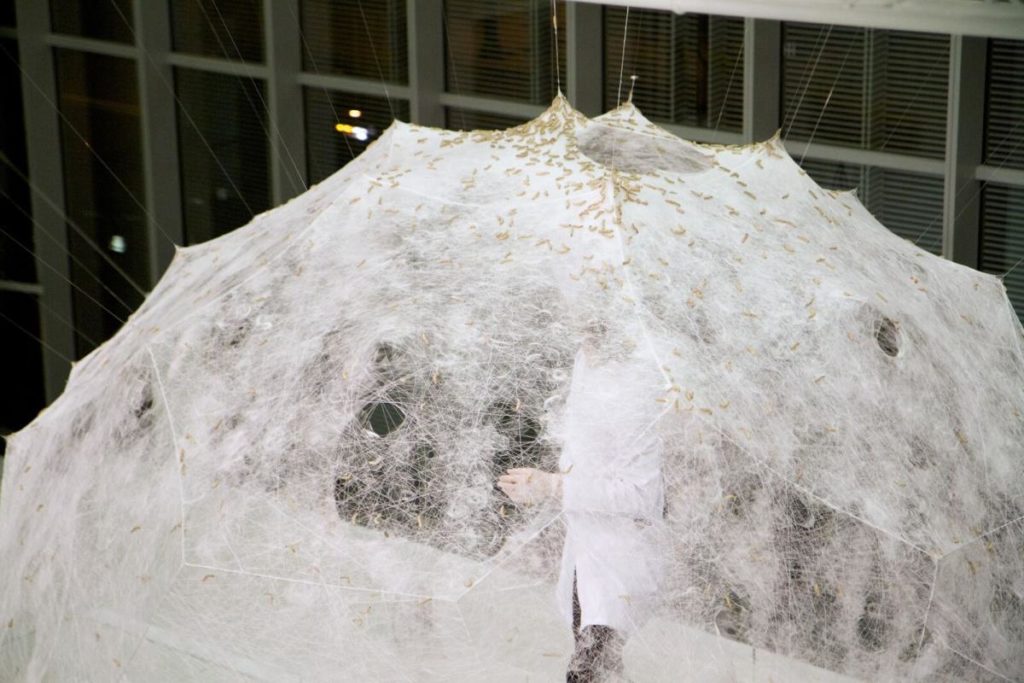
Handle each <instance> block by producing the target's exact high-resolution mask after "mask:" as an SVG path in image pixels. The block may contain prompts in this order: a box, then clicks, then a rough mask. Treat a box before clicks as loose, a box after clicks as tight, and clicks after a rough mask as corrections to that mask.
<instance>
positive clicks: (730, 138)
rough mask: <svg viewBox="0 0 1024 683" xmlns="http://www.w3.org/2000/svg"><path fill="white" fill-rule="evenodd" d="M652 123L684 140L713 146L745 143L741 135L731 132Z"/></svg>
mask: <svg viewBox="0 0 1024 683" xmlns="http://www.w3.org/2000/svg"><path fill="white" fill-rule="evenodd" d="M654 123H655V124H656V125H658V126H660V127H661V128H664V129H665V130H667V131H668V132H670V133H672V134H673V135H675V136H677V137H680V138H682V139H684V140H692V141H694V142H706V143H710V144H713V145H739V144H743V142H745V139H744V137H743V135H742V134H740V133H734V132H732V131H727V130H714V129H713V128H701V127H698V126H683V125H680V124H677V123H659V122H657V121H655V122H654Z"/></svg>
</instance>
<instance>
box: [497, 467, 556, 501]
mask: <svg viewBox="0 0 1024 683" xmlns="http://www.w3.org/2000/svg"><path fill="white" fill-rule="evenodd" d="M498 488H500V489H501V490H502V491H504V492H505V495H507V496H508V497H509V498H511V499H512V501H513V502H514V503H518V504H520V505H534V504H537V503H541V502H543V501H544V500H546V499H547V498H555V497H557V496H559V495H560V494H561V493H562V475H561V474H556V473H554V472H543V471H541V470H538V469H534V468H532V467H513V468H512V469H510V470H508V471H507V472H506V473H505V474H503V475H501V478H500V479H498Z"/></svg>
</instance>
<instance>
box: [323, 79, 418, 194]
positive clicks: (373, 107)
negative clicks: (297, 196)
mask: <svg viewBox="0 0 1024 683" xmlns="http://www.w3.org/2000/svg"><path fill="white" fill-rule="evenodd" d="M305 98H306V154H307V155H308V159H309V180H310V182H311V183H318V182H320V181H321V180H323V179H324V178H326V177H327V176H329V175H331V174H332V173H334V172H335V171H337V170H338V169H339V168H341V167H342V166H344V165H345V164H347V163H348V162H349V161H351V160H352V159H354V158H355V157H356V156H358V155H359V154H360V153H361V152H362V151H363V150H364V149H366V148H367V147H368V146H369V145H370V143H372V142H373V141H374V140H376V139H377V138H378V137H379V136H380V134H381V133H383V132H384V130H385V129H386V128H387V127H388V126H390V125H391V121H392V120H393V117H392V115H391V109H392V108H394V112H395V116H396V117H398V118H399V119H404V120H406V121H408V120H409V103H408V102H406V101H405V100H394V99H393V100H391V106H390V107H389V106H388V101H387V100H386V99H385V98H383V97H371V96H369V95H355V94H351V93H345V92H336V91H330V92H328V91H325V90H324V89H323V88H306V89H305Z"/></svg>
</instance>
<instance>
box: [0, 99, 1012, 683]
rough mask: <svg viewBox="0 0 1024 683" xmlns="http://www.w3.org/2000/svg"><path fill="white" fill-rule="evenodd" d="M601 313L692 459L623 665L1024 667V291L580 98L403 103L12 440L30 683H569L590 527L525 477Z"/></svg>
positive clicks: (680, 462) (661, 430) (7, 622)
mask: <svg viewBox="0 0 1024 683" xmlns="http://www.w3.org/2000/svg"><path fill="white" fill-rule="evenodd" d="M595 321H598V324H599V325H601V326H603V328H604V329H605V330H606V333H607V334H608V335H609V336H611V337H613V338H614V339H616V340H618V341H617V343H618V344H620V345H621V346H622V347H623V348H627V349H628V350H629V352H630V353H631V354H633V355H634V356H636V357H639V358H642V359H644V361H645V363H646V369H647V370H648V371H649V372H638V373H637V374H636V382H637V386H629V387H624V388H623V389H624V390H625V389H627V388H628V390H629V391H630V392H631V394H630V395H631V396H634V397H635V396H636V395H638V393H640V394H643V395H644V396H645V400H648V401H649V405H650V406H651V415H652V416H653V417H652V425H653V428H654V429H656V430H657V432H658V435H659V438H660V439H661V440H662V443H663V451H662V452H663V456H662V457H663V460H662V464H661V467H662V474H663V477H664V487H665V511H664V516H665V519H664V527H665V531H666V533H665V541H664V546H663V557H662V560H663V561H664V565H665V572H664V577H663V580H662V581H661V584H660V585H659V586H657V599H656V600H655V601H654V604H652V605H650V606H646V607H645V608H644V610H645V612H644V614H642V615H640V617H638V619H639V621H638V624H637V627H638V630H637V632H636V633H635V634H634V635H633V636H632V637H631V638H630V640H629V642H628V643H627V645H626V650H625V673H626V675H629V676H632V677H633V678H634V679H635V680H645V681H646V680H665V681H668V680H672V681H677V680H694V681H707V680H723V681H727V680H728V681H732V680H755V677H758V676H763V675H765V672H766V671H776V672H778V671H783V672H786V673H788V675H790V676H797V677H800V679H801V680H848V679H851V678H852V679H868V680H896V679H913V680H978V681H989V680H1019V679H1020V677H1021V675H1022V673H1021V672H1022V671H1024V417H1022V413H1024V333H1022V328H1021V325H1020V322H1019V321H1018V320H1017V319H1016V317H1015V315H1014V313H1013V311H1012V309H1011V307H1010V304H1009V302H1008V300H1007V295H1006V291H1005V288H1004V287H1003V285H1002V283H1001V282H1000V281H999V280H998V279H997V278H995V277H992V276H989V275H985V274H982V273H979V272H976V271H974V270H971V269H968V268H965V267H962V266H960V265H957V264H954V263H951V262H948V261H946V260H943V259H940V258H938V257H935V256H933V255H931V254H928V253H926V252H924V251H923V250H921V249H918V248H916V247H915V246H913V245H912V244H910V243H909V242H907V241H905V240H903V239H901V238H899V237H897V236H895V235H894V234H892V233H891V232H890V231H888V230H887V229H886V228H885V227H884V226H882V225H881V224H880V223H878V222H877V221H876V220H875V219H874V218H873V217H872V216H871V215H870V213H869V212H868V211H867V210H866V209H865V208H864V207H863V206H862V205H861V204H860V202H858V200H857V199H856V197H855V196H854V195H852V194H849V193H836V192H831V191H827V190H823V189H822V188H820V187H818V186H817V185H816V184H815V183H814V182H813V181H812V180H811V179H810V178H808V177H807V176H806V175H805V174H804V173H803V172H802V171H801V170H800V168H799V167H798V165H797V164H796V163H795V162H794V161H793V160H792V159H791V158H790V157H789V156H788V155H787V154H786V152H785V151H784V148H783V146H782V144H781V143H780V141H779V140H777V139H773V140H769V141H767V142H764V143H760V144H756V145H750V146H743V147H716V146H707V145H698V144H695V143H690V142H686V141H683V140H680V139H678V138H676V137H674V136H672V135H671V134H669V133H667V132H665V131H663V130H661V129H659V128H658V127H656V126H655V125H653V124H651V123H650V122H648V121H647V120H646V119H644V118H643V117H642V116H641V114H640V113H639V112H638V111H637V110H636V109H635V108H633V107H632V105H625V106H623V107H620V108H619V109H617V110H615V111H613V112H610V113H608V114H606V115H604V116H602V117H598V118H596V119H593V120H589V119H587V118H585V117H583V116H582V115H581V114H579V113H578V112H576V111H574V110H572V109H571V107H569V105H568V104H567V102H566V101H565V100H564V99H562V98H561V97H559V98H558V99H556V100H555V102H554V104H553V105H552V107H551V108H550V109H549V110H548V111H547V112H545V113H544V114H543V115H542V116H540V117H539V118H537V119H535V120H533V121H531V122H529V123H527V124H525V125H523V126H520V127H518V128H513V129H510V130H508V131H498V132H469V133H457V132H449V131H442V130H436V129H430V128H424V127H419V126H414V125H409V124H404V123H395V124H394V125H393V126H392V127H391V128H389V129H388V131H387V132H386V133H385V134H384V135H383V136H382V137H381V138H380V139H379V140H378V141H377V142H376V143H375V144H373V145H372V146H371V147H370V149H369V150H367V152H365V153H364V154H363V155H362V156H360V157H359V158H357V159H356V160H355V161H354V162H352V163H351V164H349V165H347V166H346V167H345V168H343V169H342V170H340V171H338V172H337V173H336V174H335V175H333V176H331V177H330V178H328V179H327V180H325V181H324V182H322V183H321V184H319V185H317V186H315V187H313V188H311V189H310V190H308V191H307V192H306V193H304V194H303V195H301V196H299V197H297V198H295V199H293V200H292V201H290V202H289V203H287V204H286V205H284V206H282V207H279V208H277V209H274V210H272V211H269V212H267V213H264V214H261V215H259V216H257V217H256V218H254V220H253V221H252V222H251V223H250V224H248V225H247V226H245V227H243V228H240V229H238V230H236V231H234V232H232V233H230V234H228V235H225V236H224V237H221V238H219V239H216V240H213V241H211V242H208V243H205V244H200V245H196V246H192V247H188V248H184V249H179V250H178V252H177V253H176V256H175V258H174V260H173V262H172V264H171V266H170V267H169V269H168V271H167V273H166V274H165V275H164V277H163V278H162V279H161V281H160V282H159V284H158V285H157V286H156V288H155V289H154V291H153V292H152V293H151V294H150V295H149V296H148V298H147V299H146V301H145V303H144V304H143V305H142V307H141V308H140V309H139V310H138V311H137V312H136V313H135V314H134V315H133V316H132V318H131V319H130V320H129V322H128V323H127V324H126V325H125V327H124V328H123V329H122V330H121V331H119V332H118V334H117V335H116V336H115V337H114V338H113V339H111V340H110V341H109V342H107V343H106V344H104V345H103V346H102V347H100V348H99V349H97V350H96V351H95V352H94V353H92V354H91V355H89V356H88V357H87V358H86V359H84V360H82V361H81V362H79V363H78V364H76V365H75V367H74V369H73V372H72V375H71V378H70V380H69V382H68V386H67V388H66V390H65V392H64V394H63V395H62V396H61V397H60V398H59V399H58V400H57V401H56V402H55V403H54V404H53V405H52V406H50V407H49V408H47V409H46V410H45V411H44V412H43V413H42V414H41V415H40V416H39V417H38V418H37V419H36V420H35V421H34V422H33V423H32V424H30V425H29V426H28V427H27V428H26V429H24V430H23V431H21V432H19V433H18V434H16V435H14V436H13V437H12V438H11V439H10V443H9V445H8V449H7V457H6V463H5V471H4V475H3V481H2V486H3V489H2V493H0V549H2V555H3V557H4V562H3V564H2V566H0V585H2V586H3V588H2V589H0V590H2V597H0V618H2V623H0V678H2V679H3V680H26V681H28V680H47V679H54V680H60V679H67V678H88V679H97V680H102V679H109V678H119V677H121V676H124V677H127V678H128V679H134V680H183V679H195V680H238V679H250V678H251V679H254V680H294V679H302V680H417V681H419V680H438V681H440V680H495V681H504V680H507V681H512V680H516V681H519V680H524V679H526V680H558V679H559V678H560V677H561V676H563V675H564V674H563V672H564V670H565V662H566V660H567V659H568V657H569V654H570V650H571V642H572V639H571V635H570V633H569V630H568V627H567V626H565V625H564V624H563V622H562V621H561V620H560V618H559V615H558V609H557V606H556V605H555V603H554V583H555V581H556V579H557V571H558V560H559V557H560V554H561V548H562V542H563V537H564V520H563V515H562V513H561V511H560V510H559V509H558V506H557V505H542V506H535V507H517V506H515V505H513V504H511V503H510V501H509V500H508V499H507V498H506V497H505V496H504V495H503V494H502V493H501V492H500V491H498V490H497V489H496V488H495V486H494V482H495V480H496V478H497V477H498V475H499V474H500V473H501V472H503V471H504V470H505V469H506V468H508V467H520V466H528V467H537V468H541V469H547V470H552V469H554V468H555V467H556V463H557V461H558V454H559V452H560V450H561V449H562V448H563V447H564V445H565V444H564V442H563V439H564V438H565V435H564V433H563V431H562V429H561V425H563V424H564V423H565V418H566V415H565V411H566V406H567V401H566V392H567V390H568V387H569V384H570V382H571V371H572V367H573V357H574V354H575V353H576V351H577V349H578V348H579V345H580V340H581V338H582V337H583V336H584V335H585V334H586V333H587V330H588V329H591V328H592V327H593V326H594V324H595ZM652 378H653V379H652ZM574 405H579V403H578V402H576V403H574ZM611 419H614V418H611ZM765 667H768V668H765ZM772 667H775V668H774V669H773V668H772Z"/></svg>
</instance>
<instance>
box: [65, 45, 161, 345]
mask: <svg viewBox="0 0 1024 683" xmlns="http://www.w3.org/2000/svg"><path fill="white" fill-rule="evenodd" d="M56 57H57V60H56V61H57V81H58V90H59V102H60V112H61V115H62V116H61V145H62V149H63V158H64V193H65V201H66V204H67V208H66V211H67V216H68V219H69V221H71V222H72V223H73V224H74V225H72V226H69V230H68V249H69V266H70V272H71V280H72V282H73V283H74V285H75V287H74V289H73V297H74V298H73V303H74V311H75V327H76V333H77V335H76V351H77V353H78V355H79V356H81V355H84V354H85V353H88V352H89V351H90V350H92V348H93V346H94V343H96V342H103V341H104V340H105V339H107V338H108V337H110V336H111V335H112V334H113V333H114V332H116V331H117V329H118V328H119V327H120V326H121V324H122V322H123V321H124V320H125V319H127V317H128V314H129V313H131V311H133V310H134V309H135V308H136V307H138V305H139V304H140V303H141V302H142V294H140V293H139V291H138V289H143V290H145V289H146V288H147V287H148V277H149V270H148V265H147V264H148V257H147V254H148V253H149V247H148V243H147V239H146V209H145V189H144V184H143V178H142V158H141V152H140V150H141V145H142V139H141V132H140V130H141V129H140V119H139V98H138V89H137V83H138V81H137V75H136V72H135V62H134V61H133V60H130V59H122V58H120V57H109V56H106V55H99V54H93V53H87V52H77V51H73V50H57V51H56ZM76 228H77V229H76Z"/></svg>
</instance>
